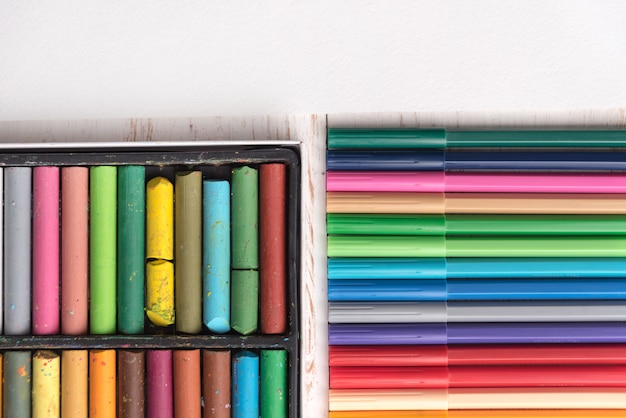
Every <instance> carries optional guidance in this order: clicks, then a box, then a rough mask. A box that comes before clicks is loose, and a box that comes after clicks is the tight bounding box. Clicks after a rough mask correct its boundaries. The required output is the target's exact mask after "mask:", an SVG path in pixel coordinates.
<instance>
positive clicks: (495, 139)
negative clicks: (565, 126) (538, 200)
mask: <svg viewBox="0 0 626 418" xmlns="http://www.w3.org/2000/svg"><path fill="white" fill-rule="evenodd" d="M447 146H448V147H623V146H626V131H608V130H607V131H599V130H590V131H563V130H561V131H556V130H555V131H513V130H511V131H457V132H454V131H453V132H450V131H448V133H447Z"/></svg>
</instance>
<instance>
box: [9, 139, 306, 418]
mask: <svg viewBox="0 0 626 418" xmlns="http://www.w3.org/2000/svg"><path fill="white" fill-rule="evenodd" d="M127 145H128V144H127ZM0 166H1V170H0V175H1V176H2V181H1V182H0V184H2V186H3V194H2V196H3V216H2V217H0V220H2V222H3V230H4V234H3V240H2V241H1V242H0V243H1V244H2V247H3V251H2V264H3V268H2V269H1V270H2V280H3V285H2V287H1V289H2V291H3V294H2V297H1V298H0V300H1V301H2V307H3V312H4V315H3V321H2V324H1V325H2V334H3V335H2V336H1V337H0V350H1V354H2V362H0V365H2V369H3V370H2V373H3V388H2V395H3V396H2V408H3V416H11V417H17V416H20V417H26V416H30V415H31V414H32V415H33V416H58V414H59V413H61V414H62V416H67V417H70V416H72V417H74V416H76V417H78V416H87V414H89V416H92V417H105V416H116V415H117V416H118V417H138V416H141V417H143V416H156V415H152V414H153V413H156V412H157V411H160V412H163V411H166V413H165V415H159V416H181V417H183V416H184V417H200V416H201V415H202V414H204V416H209V415H210V416H215V417H220V416H221V417H223V416H234V417H236V416H240V417H248V416H250V417H251V416H254V417H257V416H262V417H272V418H278V417H287V416H291V417H295V416H297V405H296V399H297V398H298V373H297V370H298V338H297V335H298V318H297V309H298V298H297V295H298V282H299V277H298V276H299V264H300V260H299V251H298V249H299V241H300V238H299V221H298V218H299V210H300V209H299V201H300V197H299V195H300V162H299V155H298V150H297V149H296V148H289V147H279V148H277V147H271V146H259V145H257V146H244V145H230V146H207V145H206V144H203V145H202V146H200V145H193V146H181V145H175V144H161V145H156V146H146V145H145V144H144V145H142V146H139V145H138V146H135V147H133V146H132V145H130V146H124V147H121V146H117V147H115V146H114V147H110V148H106V149H104V150H96V149H95V148H88V147H87V148H69V147H67V148H58V147H57V148H54V149H50V148H37V147H31V148H20V149H13V150H9V151H7V150H5V151H3V152H2V153H1V154H0ZM59 405H60V406H59ZM53 411H55V412H53Z"/></svg>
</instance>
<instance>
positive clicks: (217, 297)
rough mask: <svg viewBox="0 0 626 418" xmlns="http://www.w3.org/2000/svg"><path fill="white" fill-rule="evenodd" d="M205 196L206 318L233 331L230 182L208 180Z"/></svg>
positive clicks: (209, 325) (218, 327)
mask: <svg viewBox="0 0 626 418" xmlns="http://www.w3.org/2000/svg"><path fill="white" fill-rule="evenodd" d="M203 196H204V197H203V200H204V202H203V211H204V213H203V217H204V219H203V232H204V234H203V236H204V245H203V247H204V250H203V264H202V266H203V272H202V273H203V320H204V324H205V325H206V326H207V328H209V330H210V331H212V332H215V333H218V334H223V333H225V332H228V331H230V186H229V184H228V182H227V181H225V180H207V181H205V182H204V193H203Z"/></svg>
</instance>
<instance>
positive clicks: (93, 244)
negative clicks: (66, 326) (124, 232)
mask: <svg viewBox="0 0 626 418" xmlns="http://www.w3.org/2000/svg"><path fill="white" fill-rule="evenodd" d="M89 180H90V181H89V195H90V200H91V201H90V214H89V248H90V251H89V286H90V289H89V303H90V305H89V323H90V331H91V333H92V334H114V333H115V330H116V323H117V315H116V287H117V286H116V285H117V278H116V275H117V269H116V247H117V245H116V241H117V167H112V166H98V167H91V170H90V176H89Z"/></svg>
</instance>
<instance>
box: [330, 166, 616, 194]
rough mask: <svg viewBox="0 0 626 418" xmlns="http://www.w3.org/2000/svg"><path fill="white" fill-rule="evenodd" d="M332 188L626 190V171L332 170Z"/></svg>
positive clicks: (426, 190) (599, 191)
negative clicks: (605, 172) (588, 172)
mask: <svg viewBox="0 0 626 418" xmlns="http://www.w3.org/2000/svg"><path fill="white" fill-rule="evenodd" d="M326 188H327V190H328V191H329V192H421V193H428V192H430V193H441V192H461V193H462V192H468V193H469V192H472V193H626V174H623V173H607V174H596V173H593V174H580V173H577V174H563V173H513V174H510V173H509V174H506V173H444V172H442V171H430V172H428V171H426V172H424V171H404V172H389V171H360V172H354V171H350V172H347V171H329V172H328V173H327V175H326Z"/></svg>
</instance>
